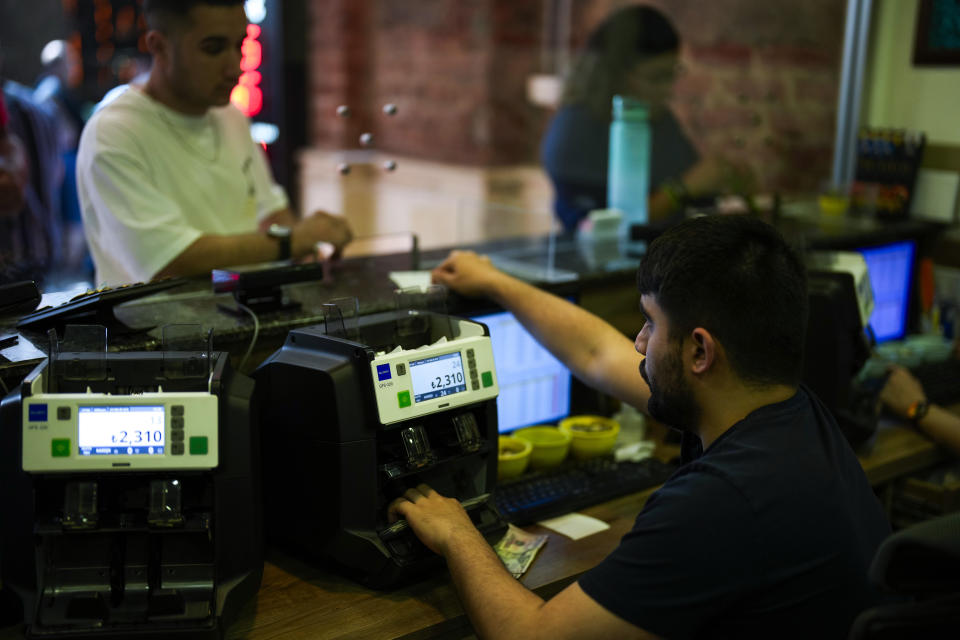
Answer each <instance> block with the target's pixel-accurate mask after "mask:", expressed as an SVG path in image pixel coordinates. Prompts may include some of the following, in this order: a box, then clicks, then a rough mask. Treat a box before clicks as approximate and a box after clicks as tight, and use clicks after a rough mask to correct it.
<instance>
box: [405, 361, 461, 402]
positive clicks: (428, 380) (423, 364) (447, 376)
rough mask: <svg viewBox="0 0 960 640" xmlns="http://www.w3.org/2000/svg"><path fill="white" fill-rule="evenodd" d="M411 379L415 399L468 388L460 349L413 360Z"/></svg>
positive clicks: (427, 398) (430, 398) (417, 400)
mask: <svg viewBox="0 0 960 640" xmlns="http://www.w3.org/2000/svg"><path fill="white" fill-rule="evenodd" d="M410 379H411V380H412V382H413V401H414V402H423V401H424V400H432V399H434V398H442V397H443V396H448V395H450V394H452V393H460V392H461V391H466V390H467V380H466V378H465V377H464V375H463V358H462V357H461V355H460V352H459V351H456V352H454V353H447V354H444V355H442V356H434V357H432V358H424V359H423V360H412V361H411V362H410Z"/></svg>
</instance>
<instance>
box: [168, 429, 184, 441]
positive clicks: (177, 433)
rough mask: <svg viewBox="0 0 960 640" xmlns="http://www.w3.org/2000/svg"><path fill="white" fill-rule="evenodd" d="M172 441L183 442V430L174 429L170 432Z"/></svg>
mask: <svg viewBox="0 0 960 640" xmlns="http://www.w3.org/2000/svg"><path fill="white" fill-rule="evenodd" d="M170 440H172V441H173V442H183V429H174V430H172V431H171V432H170Z"/></svg>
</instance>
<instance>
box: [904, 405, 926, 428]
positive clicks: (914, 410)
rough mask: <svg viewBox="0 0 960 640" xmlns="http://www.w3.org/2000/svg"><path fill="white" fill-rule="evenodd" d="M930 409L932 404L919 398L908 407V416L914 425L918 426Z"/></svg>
mask: <svg viewBox="0 0 960 640" xmlns="http://www.w3.org/2000/svg"><path fill="white" fill-rule="evenodd" d="M929 410H930V405H929V404H928V403H927V401H926V400H917V401H916V402H914V403H913V404H911V405H910V407H909V408H907V418H909V419H910V422H912V423H913V426H918V425H919V424H920V421H921V420H923V417H924V416H925V415H927V411H929Z"/></svg>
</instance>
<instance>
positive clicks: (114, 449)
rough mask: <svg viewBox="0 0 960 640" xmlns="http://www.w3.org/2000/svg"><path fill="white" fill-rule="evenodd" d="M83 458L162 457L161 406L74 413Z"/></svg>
mask: <svg viewBox="0 0 960 640" xmlns="http://www.w3.org/2000/svg"><path fill="white" fill-rule="evenodd" d="M77 431H78V433H77V449H78V450H79V452H80V455H82V456H127V455H163V450H164V446H165V444H166V441H165V438H164V407H163V405H146V406H145V405H119V406H115V405H105V406H88V407H79V408H78V410H77Z"/></svg>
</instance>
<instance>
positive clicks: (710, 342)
mask: <svg viewBox="0 0 960 640" xmlns="http://www.w3.org/2000/svg"><path fill="white" fill-rule="evenodd" d="M690 344H691V353H692V356H693V357H692V362H691V371H692V372H693V373H695V374H703V373H706V372H707V371H709V370H710V368H711V367H713V366H714V364H715V363H716V361H717V358H718V357H719V355H720V354H719V348H720V345H718V344H717V341H716V340H715V339H714V337H713V334H712V333H710V332H709V331H707V330H706V329H704V328H703V327H697V328H696V329H694V330H693V331H692V332H691V333H690Z"/></svg>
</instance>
